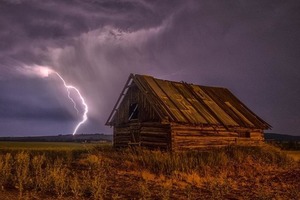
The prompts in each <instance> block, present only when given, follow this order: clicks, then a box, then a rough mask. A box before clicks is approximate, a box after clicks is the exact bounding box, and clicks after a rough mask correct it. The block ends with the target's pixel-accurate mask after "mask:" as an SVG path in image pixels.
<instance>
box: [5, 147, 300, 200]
mask: <svg viewBox="0 0 300 200" xmlns="http://www.w3.org/2000/svg"><path fill="white" fill-rule="evenodd" d="M299 155H300V152H296V151H288V152H283V151H281V150H280V149H278V148H275V147H272V146H269V145H265V146H261V147H242V146H230V147H225V148H220V149H214V150H209V151H186V152H173V153H170V152H161V151H157V150H156V151H155V150H153V151H150V150H145V149H140V148H135V149H119V150H116V149H113V148H112V146H111V144H110V143H103V144H94V143H59V142H0V176H1V177H0V186H1V190H0V199H10V200H11V199H57V198H59V199H300V192H299V191H300V163H299V160H298V159H297V158H299V157H298V156H299Z"/></svg>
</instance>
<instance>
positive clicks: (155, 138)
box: [113, 122, 171, 150]
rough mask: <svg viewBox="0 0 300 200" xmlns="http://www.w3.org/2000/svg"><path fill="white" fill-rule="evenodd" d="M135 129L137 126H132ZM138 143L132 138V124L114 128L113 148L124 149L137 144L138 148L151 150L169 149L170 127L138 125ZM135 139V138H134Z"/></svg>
mask: <svg viewBox="0 0 300 200" xmlns="http://www.w3.org/2000/svg"><path fill="white" fill-rule="evenodd" d="M134 126H135V127H137V124H136V123H135V124H134ZM138 126H139V136H138V141H135V140H134V138H133V137H132V129H133V126H132V124H130V123H129V124H128V126H123V127H115V128H114V138H113V141H114V147H126V146H129V145H131V144H137V143H139V146H142V147H148V148H152V149H157V148H159V149H165V150H167V149H169V148H170V145H171V141H170V138H171V137H170V126H169V125H161V124H160V123H149V122H148V123H139V124H138ZM135 139H137V138H135Z"/></svg>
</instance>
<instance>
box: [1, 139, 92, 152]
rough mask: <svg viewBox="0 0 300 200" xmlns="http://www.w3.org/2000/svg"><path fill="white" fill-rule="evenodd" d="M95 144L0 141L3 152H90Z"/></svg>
mask: <svg viewBox="0 0 300 200" xmlns="http://www.w3.org/2000/svg"><path fill="white" fill-rule="evenodd" d="M96 145H97V144H95V143H75V142H3V141H0V151H1V150H44V151H47V150H57V151H61V150H69V151H73V150H90V149H92V148H94V147H95V146H96Z"/></svg>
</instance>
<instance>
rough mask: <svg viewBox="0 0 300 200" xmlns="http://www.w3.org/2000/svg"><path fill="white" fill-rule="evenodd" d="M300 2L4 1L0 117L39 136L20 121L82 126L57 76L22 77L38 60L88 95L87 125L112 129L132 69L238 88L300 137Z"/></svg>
mask: <svg viewBox="0 0 300 200" xmlns="http://www.w3.org/2000/svg"><path fill="white" fill-rule="evenodd" d="M299 6H300V3H299V2H298V1H293V0H288V1H277V0H275V1H271V0H265V1H244V0H239V1H233V0H232V1H226V2H225V1H224V2H222V1H214V0H213V1H193V0H189V1H167V0H166V1H146V0H144V1H139V0H123V1H117V0H113V1H111V0H109V1H103V0H89V1H83V0H74V1H71V0H65V1H61V0H54V1H47V2H44V1H38V0H28V1H21V0H19V1H3V0H2V1H0V27H1V28H0V37H1V40H0V60H1V62H0V84H1V86H0V93H1V98H0V101H1V103H2V104H1V106H0V108H1V110H0V118H1V119H3V120H4V119H5V120H6V122H7V123H5V124H4V123H3V122H2V123H0V129H1V132H0V134H6V133H7V132H10V133H16V134H19V132H18V130H21V128H20V129H16V128H14V127H11V128H10V126H9V125H8V124H11V122H13V121H16V123H17V122H18V124H19V126H20V127H22V126H24V128H27V132H28V133H29V132H30V130H31V129H30V127H28V126H26V125H24V124H22V123H21V122H20V121H22V120H26V119H27V120H29V121H30V124H35V126H36V129H35V131H34V132H35V133H36V132H41V134H43V133H45V134H46V133H47V134H48V133H50V132H51V133H52V132H67V131H69V132H72V130H73V127H72V124H73V125H74V124H76V122H77V121H78V120H79V118H80V117H78V116H77V115H76V113H75V112H74V109H73V107H72V104H70V101H69V99H68V98H67V96H66V93H65V91H64V88H63V87H62V83H61V82H60V80H59V79H57V77H55V76H54V75H51V76H50V77H49V78H46V79H45V78H44V79H42V78H38V77H27V78H22V77H23V76H24V74H22V73H20V70H18V69H20V68H22V67H24V66H27V67H32V68H34V67H35V65H47V66H51V67H52V68H53V69H55V70H57V71H58V72H60V73H61V74H62V75H63V76H64V77H65V79H66V81H67V82H68V83H71V84H74V85H76V86H77V87H78V88H79V89H80V91H81V93H82V94H83V95H84V96H85V97H86V101H87V102H88V105H89V106H90V112H89V121H88V124H87V125H85V126H83V127H82V129H81V131H85V132H102V131H104V132H111V130H110V129H108V128H105V127H104V123H105V120H106V118H107V116H108V114H109V112H110V111H111V109H112V107H113V104H114V101H115V100H116V99H117V97H118V95H119V93H120V90H121V88H122V87H123V84H124V82H125V81H126V79H127V76H128V75H129V73H142V74H150V75H154V76H156V77H159V78H164V79H171V80H178V81H181V80H184V81H187V82H192V83H197V84H201V85H212V86H223V87H228V88H229V89H231V90H232V91H233V92H234V93H235V94H236V95H237V96H238V97H240V99H241V100H242V101H244V102H245V103H246V105H248V106H249V107H250V108H251V109H253V110H254V111H255V112H256V113H257V114H258V115H259V116H261V117H262V118H263V119H265V120H266V121H268V122H269V123H270V124H271V125H272V126H273V127H274V131H275V132H281V133H290V134H299V132H300V126H299V124H300V123H299V119H300V116H299V111H300V106H298V102H299V100H300V95H299V92H300V89H299V87H298V86H299V85H300V71H299V67H298V65H299V63H300V61H299V56H298V52H300V49H299V48H300V39H299V35H300V33H299V31H300V28H299V27H300V20H299V12H298V10H299ZM24 79H26V80H24ZM45 102H46V103H45ZM8 118H9V120H10V121H9V122H10V123H8V121H7V120H8ZM41 121H43V123H42V122H41ZM46 121H49V122H50V121H52V123H57V124H59V125H55V126H52V125H49V126H45V124H46V123H44V122H46ZM53 121H55V122H53ZM63 122H65V125H64V123H63ZM71 122H73V123H71ZM39 124H40V125H39ZM1 127H2V128H1ZM59 130H63V131H59ZM2 131H3V132H2Z"/></svg>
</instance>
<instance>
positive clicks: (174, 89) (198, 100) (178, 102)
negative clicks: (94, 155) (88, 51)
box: [117, 74, 271, 129]
mask: <svg viewBox="0 0 300 200" xmlns="http://www.w3.org/2000/svg"><path fill="white" fill-rule="evenodd" d="M130 77H131V78H132V79H133V82H134V83H135V84H136V85H137V86H138V88H139V89H140V90H141V91H142V92H143V93H144V94H145V95H146V97H147V98H148V100H149V101H150V103H152V104H153V106H155V107H156V109H155V110H159V112H160V113H158V115H159V116H163V117H164V118H166V117H167V118H168V119H169V121H170V122H177V123H185V124H194V125H200V124H207V125H221V126H225V127H247V128H259V129H269V128H270V127H271V126H270V125H269V124H268V123H266V122H265V121H264V120H262V119H261V118H259V117H258V116H257V115H256V114H254V113H253V112H252V111H251V110H250V109H249V108H247V107H246V106H245V105H244V104H243V103H242V102H241V101H240V100H238V99H237V98H236V97H235V96H234V95H233V94H232V93H231V92H230V91H229V90H228V89H226V88H217V87H207V86H199V85H193V84H187V83H185V82H174V81H167V80H161V79H156V78H153V77H151V76H145V75H138V74H136V75H133V76H130ZM117 103H118V102H117Z"/></svg>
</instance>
